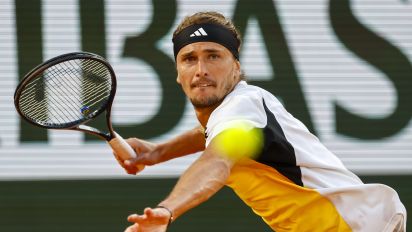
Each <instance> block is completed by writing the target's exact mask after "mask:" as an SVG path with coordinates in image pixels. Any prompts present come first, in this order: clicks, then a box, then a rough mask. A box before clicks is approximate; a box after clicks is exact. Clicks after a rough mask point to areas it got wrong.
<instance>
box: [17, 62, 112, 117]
mask: <svg viewBox="0 0 412 232" xmlns="http://www.w3.org/2000/svg"><path fill="white" fill-rule="evenodd" d="M111 85H112V82H111V73H110V71H109V70H108V68H107V67H106V65H104V64H102V63H100V62H98V61H95V60H87V59H78V60H69V61H65V62H62V63H59V64H57V65H54V66H51V67H49V68H48V69H46V70H44V71H43V72H42V73H41V74H40V75H38V77H37V78H35V79H33V80H32V81H31V82H30V83H28V84H27V85H26V88H25V89H24V90H23V91H22V95H21V97H20V99H19V104H20V109H21V111H22V113H23V114H25V115H26V116H27V117H28V118H31V119H33V120H35V121H41V122H47V123H53V124H66V123H71V122H75V121H78V120H81V119H84V118H85V117H87V116H89V115H90V114H92V113H93V112H95V111H96V110H98V109H100V108H101V107H102V106H103V105H105V104H106V103H107V101H108V98H109V96H110V91H111Z"/></svg>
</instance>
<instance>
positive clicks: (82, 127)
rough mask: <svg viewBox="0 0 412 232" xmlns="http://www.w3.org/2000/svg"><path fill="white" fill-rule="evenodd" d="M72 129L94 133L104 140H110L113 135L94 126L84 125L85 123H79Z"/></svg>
mask: <svg viewBox="0 0 412 232" xmlns="http://www.w3.org/2000/svg"><path fill="white" fill-rule="evenodd" d="M73 130H79V131H83V132H86V133H88V134H92V135H96V136H99V137H100V138H102V139H104V140H106V141H110V140H112V139H113V136H112V135H111V134H110V133H104V132H101V131H100V130H98V129H96V128H93V127H90V126H86V125H79V126H77V127H76V128H73Z"/></svg>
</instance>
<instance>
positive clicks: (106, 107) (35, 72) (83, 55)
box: [14, 52, 117, 141]
mask: <svg viewBox="0 0 412 232" xmlns="http://www.w3.org/2000/svg"><path fill="white" fill-rule="evenodd" d="M76 59H85V60H94V61H97V62H99V63H102V64H103V65H105V66H106V68H107V69H108V70H109V72H110V78H111V89H110V95H109V98H108V99H107V101H106V102H105V103H104V104H103V105H102V107H100V109H98V110H96V111H95V112H93V113H92V114H90V115H88V116H87V117H85V118H84V119H81V120H77V121H73V122H70V123H66V124H63V125H58V124H53V123H40V122H36V121H33V120H31V119H29V118H27V117H26V116H25V115H24V114H23V112H22V111H21V110H20V105H19V99H20V96H21V94H22V91H23V90H24V89H25V86H26V85H27V84H28V83H30V81H31V80H33V79H35V78H38V77H39V74H41V73H43V72H44V71H45V70H46V69H48V68H50V67H52V66H55V65H57V64H59V63H63V62H65V61H69V60H76ZM116 86H117V82H116V75H115V72H114V70H113V68H112V66H111V65H110V64H109V62H107V61H106V60H105V59H104V58H103V57H101V56H99V55H96V54H93V53H89V52H72V53H67V54H63V55H60V56H57V57H54V58H51V59H49V60H47V61H45V62H43V63H42V64H40V65H38V66H36V67H35V68H33V69H32V70H31V71H30V72H28V73H27V74H26V75H25V76H24V78H23V80H22V81H21V82H20V83H19V85H18V86H17V88H16V91H15V93H14V105H15V107H16V110H17V112H18V113H19V115H20V116H21V117H22V118H23V119H25V121H27V122H29V123H30V124H32V125H35V126H39V127H43V128H46V129H64V130H77V131H83V132H86V133H89V134H93V135H96V136H98V137H100V138H101V139H104V140H106V141H110V140H112V139H113V138H115V136H116V135H115V132H114V130H113V127H112V124H111V121H110V120H111V118H110V117H111V116H110V115H111V109H112V104H113V100H114V96H115V94H116ZM103 111H105V118H106V125H107V129H108V130H109V132H108V133H104V132H102V131H100V130H99V129H97V128H94V127H91V126H87V125H84V124H86V123H87V122H89V121H90V120H92V119H94V118H96V117H97V116H99V115H100V114H101V113H102V112H103Z"/></svg>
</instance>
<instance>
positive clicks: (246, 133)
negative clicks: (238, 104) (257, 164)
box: [216, 123, 263, 159]
mask: <svg viewBox="0 0 412 232" xmlns="http://www.w3.org/2000/svg"><path fill="white" fill-rule="evenodd" d="M216 147H217V149H218V152H219V154H220V155H222V156H226V157H229V158H231V159H241V158H251V159H253V158H255V157H256V156H257V155H258V154H259V153H260V152H261V150H262V147H263V133H262V129H260V128H256V127H253V126H251V125H249V124H246V123H237V124H235V125H234V126H231V127H230V128H229V129H226V130H224V131H223V132H221V133H220V134H219V135H217V136H216Z"/></svg>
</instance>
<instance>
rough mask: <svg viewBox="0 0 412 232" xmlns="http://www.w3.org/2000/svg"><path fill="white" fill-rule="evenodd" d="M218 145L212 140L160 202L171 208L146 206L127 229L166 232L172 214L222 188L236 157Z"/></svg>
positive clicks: (129, 218)
mask: <svg viewBox="0 0 412 232" xmlns="http://www.w3.org/2000/svg"><path fill="white" fill-rule="evenodd" d="M214 147H215V144H214V143H213V141H212V143H211V144H210V145H209V146H208V147H207V148H206V150H205V151H204V152H203V154H202V155H201V156H200V157H199V159H198V160H196V161H195V162H194V163H193V164H192V165H191V166H190V167H189V168H188V169H187V170H186V171H185V172H184V173H183V175H182V176H181V177H180V179H179V181H178V182H177V184H176V185H175V187H174V189H173V190H172V192H171V193H170V195H169V196H168V197H167V198H166V199H165V200H163V201H162V202H160V204H159V205H160V206H162V207H165V208H167V209H164V208H157V207H156V208H146V209H145V212H144V214H143V215H137V214H133V215H130V216H129V217H128V220H129V222H133V223H135V224H134V225H133V226H131V227H129V230H127V231H128V232H129V231H139V232H140V231H141V232H146V231H160V232H164V231H166V229H167V222H168V220H169V218H170V217H171V216H173V220H174V219H176V218H177V217H179V216H181V215H182V214H183V213H185V212H186V211H188V210H190V209H191V208H194V207H196V206H197V205H199V204H201V203H202V202H204V201H206V200H208V199H209V198H210V197H211V196H213V195H214V194H215V193H216V192H217V191H219V190H220V189H221V188H222V187H223V186H224V184H225V183H226V180H227V178H228V177H229V175H230V170H231V168H232V166H233V164H234V163H235V160H231V159H228V158H224V156H222V155H220V154H218V153H217V152H216V151H217V149H216V148H214ZM169 211H170V212H169ZM147 212H156V213H157V214H156V215H157V216H156V217H153V216H150V215H153V214H148V213H147Z"/></svg>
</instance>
